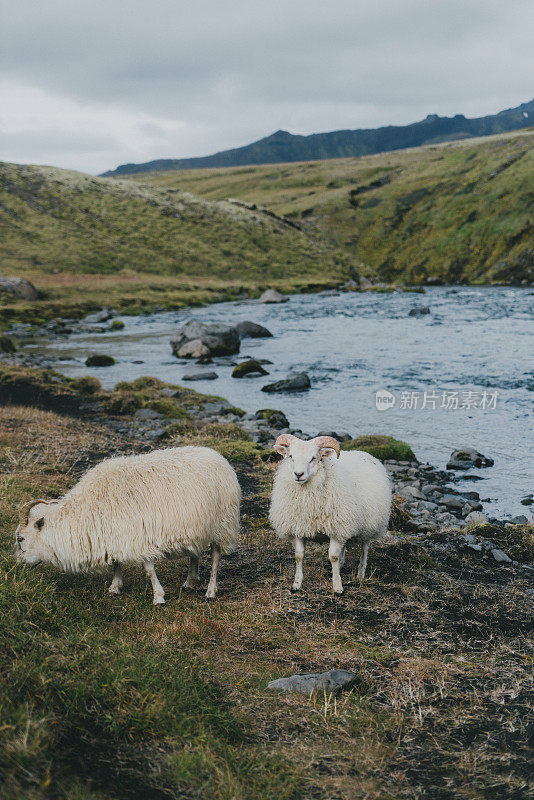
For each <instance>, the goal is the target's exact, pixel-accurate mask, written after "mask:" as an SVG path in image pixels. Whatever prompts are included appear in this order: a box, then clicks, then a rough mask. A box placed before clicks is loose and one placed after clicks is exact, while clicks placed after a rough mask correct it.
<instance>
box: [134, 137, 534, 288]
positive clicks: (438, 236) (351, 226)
mask: <svg viewBox="0 0 534 800" xmlns="http://www.w3.org/2000/svg"><path fill="white" fill-rule="evenodd" d="M136 180H137V181H138V182H139V183H141V182H143V183H145V184H146V183H148V182H150V184H151V185H155V186H159V187H165V188H179V189H181V190H182V191H183V190H185V191H191V192H194V193H195V194H197V195H201V196H202V197H205V198H206V199H209V200H219V199H222V198H225V197H233V198H237V199H239V200H240V201H242V202H245V203H249V204H251V205H257V206H263V207H267V208H269V209H271V210H272V211H274V212H276V213H277V214H280V215H283V216H284V217H289V218H291V219H294V220H295V221H296V222H298V223H299V224H300V225H301V226H302V227H303V228H304V229H305V230H309V231H310V232H311V231H313V232H315V235H317V236H319V237H321V238H322V239H323V240H325V241H328V242H330V244H331V245H333V246H334V247H335V248H336V249H337V250H344V252H345V254H346V256H347V257H350V258H352V259H353V260H355V261H356V262H360V263H361V264H363V265H365V269H362V273H363V274H364V275H366V276H367V277H370V278H373V277H376V278H379V279H381V280H383V281H398V282H404V283H426V282H427V281H431V282H435V281H438V280H441V281H444V282H447V283H456V282H465V283H491V282H502V283H523V282H527V283H528V282H532V281H533V279H534V214H533V209H534V130H531V131H527V130H525V131H520V132H515V133H505V134H500V135H498V136H492V137H489V138H484V139H470V140H463V141H458V142H449V143H445V144H437V145H427V146H425V147H422V148H416V149H413V150H404V151H397V152H390V153H381V154H379V155H373V156H365V157H363V158H347V159H338V160H336V161H309V162H306V163H300V164H284V165H278V166H276V165H269V166H249V167H247V168H246V169H243V168H242V167H235V168H227V169H211V170H207V169H201V170H194V171H193V170H192V171H190V172H184V171H182V170H176V171H175V172H169V171H166V172H154V173H152V174H147V173H144V174H141V175H139V176H138V177H137V179H136Z"/></svg>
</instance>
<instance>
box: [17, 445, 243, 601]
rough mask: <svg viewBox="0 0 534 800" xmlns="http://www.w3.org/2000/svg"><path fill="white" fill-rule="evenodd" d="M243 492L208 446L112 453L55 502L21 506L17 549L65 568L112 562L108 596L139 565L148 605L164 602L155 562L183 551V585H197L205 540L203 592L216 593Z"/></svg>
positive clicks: (33, 560)
mask: <svg viewBox="0 0 534 800" xmlns="http://www.w3.org/2000/svg"><path fill="white" fill-rule="evenodd" d="M240 500H241V490H240V487H239V483H238V481H237V477H236V474H235V472H234V470H233V469H232V467H231V466H230V464H229V463H228V461H227V460H226V459H225V458H223V456H221V455H220V454H219V453H217V452H215V450H211V449H210V448H208V447H175V448H169V449H166V450H154V451H153V452H151V453H145V454H143V455H136V456H125V457H120V458H110V459H107V460H106V461H103V462H102V463H100V464H98V465H97V466H96V467H93V469H90V470H89V471H88V472H87V473H86V474H85V475H84V476H83V477H82V478H81V479H80V480H79V481H78V483H77V484H76V485H75V486H73V488H72V489H71V490H70V491H69V492H67V494H66V495H64V497H62V498H61V499H59V500H51V501H48V500H34V501H32V502H31V503H29V504H27V505H26V507H25V513H24V515H23V518H22V519H21V521H20V524H19V526H18V528H17V531H16V545H15V548H16V555H17V557H18V559H19V560H20V561H25V562H26V563H27V564H32V565H33V564H38V563H39V562H41V561H44V562H48V563H51V564H54V565H55V566H56V567H59V568H60V569H62V570H66V571H71V572H80V571H89V570H92V569H101V568H104V567H106V566H111V565H113V566H114V569H115V573H114V577H113V582H112V583H111V586H110V587H109V592H110V594H119V593H120V591H121V588H122V573H121V565H122V564H127V563H137V564H141V563H142V564H144V567H145V570H146V572H147V574H148V576H149V577H150V579H151V582H152V588H153V591H154V604H155V605H159V604H161V603H164V602H165V593H164V591H163V588H162V586H161V584H160V582H159V581H158V578H157V576H156V572H155V569H154V562H155V561H156V560H157V559H160V558H162V557H164V556H167V555H169V556H189V572H188V576H187V580H186V582H185V584H184V586H185V587H186V588H192V587H194V586H196V585H198V583H199V579H198V564H199V557H200V555H201V553H202V551H203V550H204V549H205V548H207V547H208V546H211V577H210V581H209V585H208V590H207V592H206V597H209V598H213V597H215V594H216V592H217V570H218V566H219V559H220V556H221V553H222V554H225V553H229V552H231V551H232V550H234V549H235V546H236V543H237V538H238V534H239V505H240Z"/></svg>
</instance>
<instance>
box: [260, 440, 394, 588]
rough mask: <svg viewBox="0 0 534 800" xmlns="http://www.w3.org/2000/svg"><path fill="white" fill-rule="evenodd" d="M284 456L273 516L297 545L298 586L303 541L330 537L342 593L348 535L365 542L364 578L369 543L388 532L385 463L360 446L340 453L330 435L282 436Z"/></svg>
mask: <svg viewBox="0 0 534 800" xmlns="http://www.w3.org/2000/svg"><path fill="white" fill-rule="evenodd" d="M274 447H275V450H277V451H278V452H279V453H280V454H281V455H283V456H284V460H283V461H282V462H281V463H280V465H279V467H278V469H277V472H276V475H275V479H274V486H273V493H272V499H271V508H270V512H269V519H270V521H271V524H272V526H273V528H274V529H275V531H276V533H277V535H278V536H280V537H281V538H292V539H294V543H295V561H296V571H295V580H294V582H293V589H294V590H297V589H300V588H301V586H302V578H303V574H302V563H303V561H304V540H305V539H316V538H318V537H320V536H326V537H328V539H330V546H329V550H328V557H329V559H330V562H331V564H332V582H333V588H334V592H335V593H336V594H342V592H343V586H342V583H341V576H340V574H339V570H340V567H342V566H343V564H344V562H345V545H346V543H347V542H348V540H349V539H352V538H354V539H356V540H357V541H359V542H361V545H362V552H361V558H360V564H359V567H358V578H359V579H360V580H363V578H364V577H365V568H366V566H367V553H368V551H369V543H370V542H372V541H374V540H376V539H379V538H381V537H382V536H383V535H384V534H385V533H386V531H387V525H388V522H389V515H390V510H391V484H390V480H389V478H388V475H387V472H386V470H385V469H384V466H383V465H382V464H381V463H380V461H378V460H377V459H376V458H374V457H373V456H371V455H369V453H364V452H362V451H361V450H352V451H344V452H340V448H339V442H338V441H337V440H336V439H334V438H332V437H331V436H317V437H316V438H315V439H311V440H310V441H307V442H305V441H303V440H302V439H297V437H296V436H291V435H290V434H287V433H285V434H282V435H281V436H279V437H278V439H277V440H276V442H275V444H274Z"/></svg>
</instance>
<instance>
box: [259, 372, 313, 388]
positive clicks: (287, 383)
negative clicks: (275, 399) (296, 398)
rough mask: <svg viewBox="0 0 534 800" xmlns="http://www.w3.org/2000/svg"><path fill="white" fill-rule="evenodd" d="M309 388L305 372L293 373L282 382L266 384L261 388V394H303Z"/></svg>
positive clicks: (307, 376) (308, 379)
mask: <svg viewBox="0 0 534 800" xmlns="http://www.w3.org/2000/svg"><path fill="white" fill-rule="evenodd" d="M310 387H311V382H310V378H309V375H308V374H307V373H306V372H293V373H291V374H290V375H288V376H287V378H285V379H284V380H281V381H275V382H274V383H268V384H266V385H265V386H262V387H261V390H262V392H269V393H273V392H305V391H307V390H308V389H309V388H310Z"/></svg>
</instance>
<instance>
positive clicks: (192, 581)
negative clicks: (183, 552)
mask: <svg viewBox="0 0 534 800" xmlns="http://www.w3.org/2000/svg"><path fill="white" fill-rule="evenodd" d="M198 561H199V559H198V557H197V556H191V557H190V558H189V571H188V573H187V579H186V582H185V583H184V586H183V588H184V589H196V587H197V586H198V585H199V583H200V579H199V577H198Z"/></svg>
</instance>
